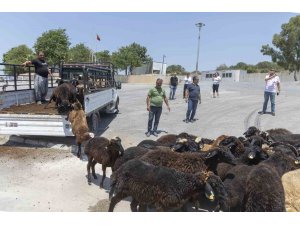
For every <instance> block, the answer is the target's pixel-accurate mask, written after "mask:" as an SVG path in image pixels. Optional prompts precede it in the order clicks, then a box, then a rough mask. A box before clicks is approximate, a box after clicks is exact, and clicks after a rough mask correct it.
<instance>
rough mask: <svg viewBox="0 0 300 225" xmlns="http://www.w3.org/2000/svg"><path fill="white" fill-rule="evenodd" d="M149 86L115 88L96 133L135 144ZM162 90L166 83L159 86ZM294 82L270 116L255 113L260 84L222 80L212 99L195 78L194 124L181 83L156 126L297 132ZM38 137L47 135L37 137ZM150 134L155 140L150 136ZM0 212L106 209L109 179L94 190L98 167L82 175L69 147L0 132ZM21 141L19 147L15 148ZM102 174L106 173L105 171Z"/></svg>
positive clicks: (123, 206) (205, 132)
mask: <svg viewBox="0 0 300 225" xmlns="http://www.w3.org/2000/svg"><path fill="white" fill-rule="evenodd" d="M151 86H152V85H140V84H139V85H137V84H123V86H122V90H120V92H119V93H120V107H119V108H120V113H119V114H118V115H117V116H115V115H102V121H101V126H100V129H99V132H98V135H102V136H105V137H108V138H111V137H114V136H119V137H120V138H121V139H122V142H123V145H124V147H126V148H127V147H130V146H133V145H136V144H138V143H139V142H140V141H142V140H143V139H146V137H145V134H144V133H145V131H146V126H147V119H148V113H147V111H146V103H145V101H146V95H147V91H148V89H149V88H150V87H151ZM165 88H166V90H167V93H168V92H169V90H168V87H167V86H165ZM299 89H300V84H299V83H283V84H282V92H281V94H280V95H279V96H278V97H277V98H276V103H277V104H276V116H275V117H273V116H272V115H269V114H266V115H262V116H260V115H258V114H257V112H258V111H259V110H261V107H262V101H263V84H261V85H260V84H253V83H229V82H228V83H226V82H223V83H221V85H220V97H219V98H212V93H211V83H210V82H202V83H201V93H202V104H201V105H199V106H198V111H197V114H196V119H197V121H196V122H195V123H192V124H191V123H190V124H186V123H184V122H183V120H184V118H185V113H186V109H187V104H186V103H185V102H184V100H183V99H182V86H179V87H178V90H177V93H176V99H175V100H172V101H171V102H170V106H171V112H168V111H167V110H166V107H164V110H163V113H162V116H161V122H160V124H159V129H160V130H161V133H160V135H163V134H165V133H180V132H188V133H192V134H195V135H198V136H201V137H208V138H216V137H217V136H219V135H221V134H227V135H235V136H240V135H242V133H243V132H244V131H245V130H246V129H247V128H248V127H249V126H253V125H254V126H257V127H259V128H260V129H262V130H266V129H270V128H276V127H277V128H278V127H282V128H286V129H289V130H291V131H292V132H294V133H300V127H299V126H298V125H297V124H298V118H299V111H300V105H299V97H300V91H299ZM38 139H39V140H42V139H43V140H48V139H47V138H46V139H45V138H42V137H39V138H38ZM150 139H156V138H155V137H154V136H151V137H150ZM54 141H56V142H60V143H63V144H65V145H70V143H72V142H73V140H72V139H70V138H68V139H67V141H64V138H49V142H52V143H53V142H54ZM0 144H2V145H0V211H33V212H36V211H106V210H107V207H108V200H107V199H108V189H109V178H107V179H106V182H105V184H104V190H103V189H102V190H100V189H99V186H98V185H99V179H101V174H102V171H101V166H99V165H97V166H96V173H97V174H98V180H97V181H93V184H92V185H90V186H89V185H88V184H87V180H86V160H85V159H83V160H79V159H78V158H76V157H75V155H74V154H73V152H75V151H76V149H75V147H74V146H73V147H72V152H69V151H66V150H57V149H50V148H47V149H44V148H39V147H32V146H29V145H28V146H25V145H24V144H21V145H20V144H14V143H12V142H7V139H5V138H3V137H1V136H0ZM20 146H21V147H20ZM107 174H108V177H109V176H110V174H111V171H110V169H108V171H107ZM115 210H116V211H129V210H130V209H129V202H128V201H122V202H120V203H119V204H118V205H117V207H116V209H115Z"/></svg>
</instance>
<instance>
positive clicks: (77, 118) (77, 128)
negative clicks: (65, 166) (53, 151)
mask: <svg viewBox="0 0 300 225" xmlns="http://www.w3.org/2000/svg"><path fill="white" fill-rule="evenodd" d="M72 108H73V110H72V111H70V112H69V114H68V116H67V119H68V120H69V121H70V123H71V126H72V132H73V134H74V135H75V139H76V144H77V146H78V151H77V157H78V158H81V144H82V143H83V142H85V141H87V140H89V139H91V138H93V137H94V134H93V133H90V132H89V127H88V124H87V120H86V115H85V112H84V111H83V109H82V106H81V104H80V102H78V101H77V102H75V103H74V104H72Z"/></svg>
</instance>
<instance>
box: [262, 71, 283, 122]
mask: <svg viewBox="0 0 300 225" xmlns="http://www.w3.org/2000/svg"><path fill="white" fill-rule="evenodd" d="M265 82H266V83H265V94H264V99H265V100H264V104H263V110H262V111H261V112H259V114H265V113H266V110H267V106H268V101H269V98H270V101H271V113H272V115H273V116H275V95H276V92H277V95H279V93H280V79H279V77H278V76H277V74H276V73H275V71H274V70H270V72H269V74H268V75H267V76H266V78H265Z"/></svg>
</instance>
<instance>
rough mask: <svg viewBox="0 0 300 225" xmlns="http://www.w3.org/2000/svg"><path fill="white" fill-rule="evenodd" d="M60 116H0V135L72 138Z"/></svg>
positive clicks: (69, 127)
mask: <svg viewBox="0 0 300 225" xmlns="http://www.w3.org/2000/svg"><path fill="white" fill-rule="evenodd" d="M65 118H66V116H61V115H28V114H0V135H1V134H4V135H41V136H74V135H73V133H72V128H71V124H70V123H69V122H68V121H66V120H65Z"/></svg>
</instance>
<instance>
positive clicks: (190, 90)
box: [185, 76, 201, 123]
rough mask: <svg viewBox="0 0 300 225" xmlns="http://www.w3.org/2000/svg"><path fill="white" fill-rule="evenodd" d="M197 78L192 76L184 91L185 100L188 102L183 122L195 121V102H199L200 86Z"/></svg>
mask: <svg viewBox="0 0 300 225" xmlns="http://www.w3.org/2000/svg"><path fill="white" fill-rule="evenodd" d="M198 82H199V78H198V77H197V76H194V77H193V83H191V84H189V85H188V86H187V88H186V91H185V101H186V102H188V110H187V112H186V119H185V122H186V123H189V122H192V123H193V122H195V119H194V116H195V114H196V110H197V104H198V103H199V104H201V93H200V86H199V85H198Z"/></svg>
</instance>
